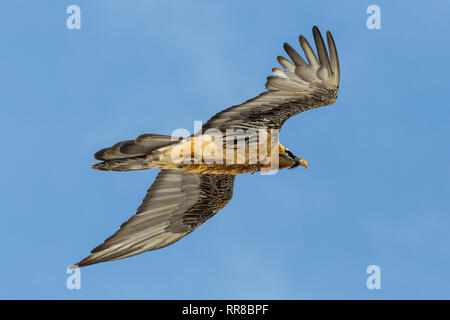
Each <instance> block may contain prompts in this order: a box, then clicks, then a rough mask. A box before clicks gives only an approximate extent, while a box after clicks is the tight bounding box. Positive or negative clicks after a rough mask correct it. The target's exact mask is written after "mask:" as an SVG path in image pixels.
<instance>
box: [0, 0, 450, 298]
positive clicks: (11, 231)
mask: <svg viewBox="0 0 450 320" xmlns="http://www.w3.org/2000/svg"><path fill="white" fill-rule="evenodd" d="M72 4H76V5H78V6H80V8H81V30H69V29H67V27H66V19H67V17H68V16H69V15H68V14H67V13H66V8H67V7H68V6H69V5H72ZM372 4H377V5H379V6H380V8H381V29H380V30H369V29H368V28H367V26H366V19H367V18H368V17H369V15H368V14H367V13H366V9H367V7H368V6H369V5H372ZM0 12H1V17H0V39H1V40H0V41H1V47H0V48H1V49H0V93H1V94H0V134H1V136H2V139H1V142H0V143H1V145H0V146H1V150H2V152H1V154H2V156H1V157H0V166H1V168H2V174H1V177H2V178H1V180H0V192H1V198H2V201H1V202H0V211H1V214H2V222H1V224H0V250H1V252H2V254H1V267H0V270H1V283H0V298H27V299H28V298H30V299H45V298H53V299H112V298H118V299H172V298H176V299H203V298H204V299H208V298H211V299H213V298H214V299H227V298H230V299H233V298H243V299H250V298H261V299H346V298H356V299H362V298H368V299H391V298H450V289H449V287H450V276H449V270H450V235H449V230H450V200H449V194H450V166H449V163H450V148H449V136H450V92H449V77H448V72H449V59H448V54H449V52H450V41H449V31H450V20H449V19H448V17H449V16H450V8H449V2H448V1H429V2H427V3H425V2H423V1H408V3H407V4H406V2H400V1H395V2H394V1H345V2H343V1H313V2H311V1H308V2H307V1H297V0H296V1H276V2H275V1H226V3H225V2H224V1H206V0H205V1H195V3H194V2H187V1H170V2H169V1H111V0H108V1H106V0H103V1H99V0H97V1H86V0H85V1H81V0H73V1H56V0H53V1H16V0H14V1H13V0H6V1H5V0H4V1H1V3H0ZM313 25H317V26H318V27H319V28H320V29H321V30H322V32H324V31H325V30H327V29H329V30H331V31H332V32H333V35H334V38H335V41H336V44H337V47H338V51H339V57H340V62H341V85H340V93H339V97H338V100H337V102H336V103H335V104H334V105H332V106H330V107H326V108H321V109H316V110H313V111H309V112H305V113H302V114H301V115H299V116H297V117H295V118H293V119H291V120H289V121H288V122H287V123H286V124H285V126H284V127H283V130H282V131H281V136H280V140H281V142H282V143H283V144H284V145H285V146H287V147H288V148H290V149H291V150H292V151H293V152H294V153H295V154H296V155H299V156H302V157H304V158H306V159H308V161H309V167H308V169H304V168H299V169H296V170H286V171H283V172H280V173H278V174H277V175H273V176H262V175H259V174H255V175H249V174H247V175H241V176H239V177H237V179H236V184H235V193H234V198H233V199H232V200H231V202H230V203H229V204H228V206H227V207H225V208H224V209H223V210H222V211H221V212H219V213H218V214H217V215H216V216H214V217H213V218H212V219H210V220H208V221H207V222H206V223H205V224H204V225H202V226H200V227H199V228H198V229H197V230H196V231H195V232H193V233H191V234H190V235H188V236H187V237H186V238H184V239H182V240H181V241H179V242H177V243H175V244H174V245H172V246H169V247H167V248H164V249H161V250H157V251H153V252H147V253H144V254H142V255H139V256H136V257H132V258H129V259H125V260H120V261H115V262H108V263H102V264H98V265H94V266H90V267H87V268H85V269H82V271H81V290H69V289H67V288H66V279H67V277H68V276H69V275H68V274H67V273H66V268H67V266H69V265H71V264H72V263H75V262H76V261H78V260H80V259H81V258H83V257H85V256H86V255H87V254H88V253H89V251H90V250H91V249H92V248H94V247H95V246H97V245H98V244H100V243H101V242H103V240H104V239H105V238H107V237H108V236H110V235H111V234H112V233H113V232H114V231H116V230H117V228H118V227H119V225H120V224H121V223H122V222H124V221H125V220H127V219H128V218H129V217H130V216H131V215H132V214H134V213H135V210H136V208H137V207H138V206H139V204H140V202H141V200H142V198H143V197H144V195H145V193H146V190H147V188H148V187H149V186H150V185H151V183H152V182H153V179H154V178H155V175H156V173H157V172H156V171H152V170H149V171H138V172H126V173H123V172H100V171H95V170H93V169H91V168H90V165H91V164H92V163H94V158H93V154H94V152H96V151H97V150H98V149H101V148H103V147H106V146H110V145H112V144H113V143H115V142H117V141H119V140H124V139H132V138H134V137H136V136H137V135H139V134H142V133H161V134H171V133H172V131H173V130H174V129H177V128H186V129H188V130H190V131H192V130H193V121H194V120H201V121H206V120H208V119H209V117H211V116H212V115H214V114H215V113H216V112H218V111H220V110H221V109H223V108H225V107H228V106H231V105H234V104H239V103H241V102H243V101H245V100H247V99H249V98H251V97H253V96H255V95H257V94H259V93H260V92H262V91H263V90H264V83H265V80H266V77H267V76H268V75H270V71H271V68H272V67H278V63H277V61H276V56H278V55H280V54H284V52H283V49H282V44H283V42H289V43H291V45H293V46H294V47H295V48H297V49H298V48H299V44H298V42H297V39H298V38H297V37H298V35H299V34H303V35H305V36H306V37H307V38H308V39H310V40H311V39H312V34H311V27H312V26H313ZM369 265H378V266H379V267H380V269H381V289H380V290H376V289H374V290H369V289H368V288H367V287H366V279H367V277H368V276H369V275H368V274H367V273H366V268H367V267H368V266H369Z"/></svg>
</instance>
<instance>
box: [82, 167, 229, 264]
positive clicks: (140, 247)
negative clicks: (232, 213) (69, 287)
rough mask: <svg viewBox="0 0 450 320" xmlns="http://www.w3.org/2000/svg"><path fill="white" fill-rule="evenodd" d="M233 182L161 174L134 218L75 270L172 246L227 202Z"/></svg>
mask: <svg viewBox="0 0 450 320" xmlns="http://www.w3.org/2000/svg"><path fill="white" fill-rule="evenodd" d="M234 178H235V176H234V175H215V174H205V175H200V174H197V173H188V172H184V171H182V170H162V171H161V172H160V173H159V174H158V176H157V177H156V179H155V182H154V183H153V185H152V186H151V187H150V189H149V190H148V191H147V195H146V196H145V198H144V201H143V203H142V204H141V206H140V207H139V208H138V210H137V212H136V214H135V215H134V216H132V217H131V218H130V219H129V220H128V221H127V222H125V223H124V224H122V225H121V226H120V229H119V230H118V231H117V232H116V233H115V234H114V235H112V236H111V237H109V238H108V239H106V240H105V242H104V243H103V244H101V245H100V246H98V247H96V248H95V249H94V250H92V251H91V255H89V256H88V257H87V258H85V259H83V260H81V261H80V262H78V263H77V264H76V265H75V266H78V267H82V266H87V265H90V264H94V263H98V262H104V261H110V260H117V259H122V258H126V257H130V256H134V255H136V254H140V253H143V252H145V251H148V250H155V249H159V248H163V247H165V246H168V245H170V244H172V243H174V242H175V241H177V240H179V239H181V238H182V237H184V236H185V235H187V234H188V233H190V232H192V231H193V230H194V229H195V228H197V227H198V226H199V225H201V224H202V223H203V222H205V221H206V220H207V219H209V218H210V217H211V216H213V215H214V214H215V213H217V212H218V211H219V210H221V209H222V208H223V207H224V206H225V205H226V204H227V203H228V201H230V199H231V197H232V195H233V185H234Z"/></svg>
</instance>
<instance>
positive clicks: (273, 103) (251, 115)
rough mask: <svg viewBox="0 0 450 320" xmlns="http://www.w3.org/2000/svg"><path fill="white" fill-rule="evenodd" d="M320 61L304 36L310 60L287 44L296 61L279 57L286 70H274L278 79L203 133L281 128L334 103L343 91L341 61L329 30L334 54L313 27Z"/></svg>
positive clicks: (221, 115)
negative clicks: (305, 114)
mask: <svg viewBox="0 0 450 320" xmlns="http://www.w3.org/2000/svg"><path fill="white" fill-rule="evenodd" d="M313 35H314V41H315V43H316V48H317V53H318V58H317V57H316V55H315V54H314V51H313V49H312V48H311V46H310V45H309V43H308V41H307V40H306V39H305V38H304V37H303V36H300V37H299V40H300V45H301V47H302V49H303V51H304V53H305V56H306V58H307V60H308V63H306V62H305V61H304V60H303V58H302V57H301V56H300V55H299V54H298V53H297V52H296V51H295V50H294V49H293V48H292V47H291V46H290V45H288V44H287V43H285V44H284V49H285V50H286V52H287V54H288V55H289V56H290V57H291V59H292V62H291V61H289V60H287V59H286V58H284V57H278V62H279V63H280V64H281V65H282V66H283V67H284V68H285V69H286V70H281V69H278V68H274V69H272V72H273V73H274V74H275V76H270V77H268V78H267V82H266V89H268V91H265V92H263V93H262V94H260V95H259V96H257V97H255V98H253V99H250V100H248V101H246V102H244V103H242V104H240V105H237V106H233V107H230V108H228V109H225V110H223V111H222V112H219V113H218V114H216V115H215V116H214V117H212V118H211V119H210V120H209V121H208V122H206V123H205V125H204V126H203V128H202V129H203V131H205V130H207V129H210V128H215V129H219V130H221V131H225V130H226V129H244V130H245V129H249V128H269V129H280V128H281V126H282V125H283V123H284V122H285V121H286V120H287V119H289V118H290V117H292V116H294V115H296V114H298V113H300V112H303V111H306V110H309V109H313V108H317V107H320V106H325V105H329V104H332V103H334V101H335V100H336V98H337V94H338V88H339V60H338V54H337V51H336V45H335V43H334V40H333V37H332V35H331V33H330V32H329V31H327V42H328V48H329V51H330V57H328V53H327V49H326V48H325V44H324V42H323V39H322V36H321V34H320V31H319V29H318V28H317V27H316V26H314V27H313Z"/></svg>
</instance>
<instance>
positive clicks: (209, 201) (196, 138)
mask: <svg viewBox="0 0 450 320" xmlns="http://www.w3.org/2000/svg"><path fill="white" fill-rule="evenodd" d="M312 33H313V37H314V42H315V46H316V50H317V56H316V54H315V52H314V50H313V49H312V47H311V46H310V44H309V43H308V41H307V40H306V39H305V37H303V36H300V37H299V42H300V46H301V48H302V49H303V52H304V55H305V57H306V60H307V62H306V61H305V60H304V59H303V58H302V57H301V56H300V55H299V54H298V52H297V51H295V50H294V49H293V48H292V47H291V46H290V45H289V44H287V43H285V44H284V49H285V51H286V53H287V54H288V55H289V57H290V58H291V61H290V60H288V59H286V58H284V57H281V56H279V57H278V58H277V60H278V62H279V63H280V65H281V66H282V67H283V69H279V68H274V69H272V72H273V74H274V75H273V76H269V77H268V78H267V82H266V89H267V90H266V91H264V92H263V93H261V94H260V95H258V96H257V97H255V98H252V99H250V100H248V101H246V102H244V103H242V104H239V105H235V106H232V107H230V108H228V109H225V110H223V111H221V112H219V113H217V114H216V115H214V116H213V117H212V118H211V119H210V120H208V121H207V122H206V123H205V124H204V125H203V126H202V128H201V130H200V131H199V132H198V133H195V134H193V135H191V136H189V137H185V138H179V137H173V136H166V135H159V134H143V135H140V136H139V137H137V138H136V139H134V140H127V141H121V142H118V143H116V144H115V145H113V146H112V147H109V148H105V149H102V150H100V151H98V152H97V153H95V155H94V157H95V158H96V159H97V160H99V161H101V162H99V163H97V164H94V165H93V168H95V169H98V170H105V171H130V170H142V169H151V168H157V169H160V170H161V171H160V172H159V174H158V175H157V177H156V179H155V181H154V183H153V184H152V186H151V187H150V189H148V191H147V194H146V196H145V198H144V200H143V202H142V204H141V205H140V207H139V208H138V209H137V212H136V214H135V215H133V216H132V217H131V218H130V219H129V220H128V221H126V222H125V223H123V224H122V225H121V226H120V229H119V230H118V231H117V232H116V233H114V234H113V235H112V236H111V237H109V238H108V239H106V240H105V241H104V242H103V243H102V244H101V245H99V246H98V247H96V248H95V249H93V250H92V251H91V254H90V255H89V256H88V257H86V258H84V259H83V260H81V261H80V262H78V263H76V264H75V265H73V267H74V268H75V267H83V266H87V265H91V264H95V263H99V262H105V261H111V260H117V259H123V258H127V257H130V256H134V255H137V254H140V253H143V252H146V251H149V250H155V249H160V248H163V247H166V246H168V245H170V244H172V243H174V242H176V241H177V240H179V239H181V238H183V237H184V236H186V235H187V234H189V233H190V232H192V231H194V230H195V229H196V228H197V227H198V226H199V225H201V224H202V223H204V222H205V221H206V220H208V219H209V218H210V217H212V216H213V215H214V214H216V213H217V212H218V211H219V210H221V209H222V208H223V207H224V206H225V205H226V204H227V203H228V202H229V201H230V200H231V197H232V195H233V186H234V180H235V177H236V175H237V174H241V173H247V172H250V173H253V172H257V171H262V172H264V171H268V170H271V169H273V168H274V167H275V168H276V169H283V168H294V167H297V166H304V167H307V166H308V162H307V161H306V159H303V158H301V157H297V156H295V155H294V154H293V153H292V152H291V151H290V150H289V149H288V148H286V147H284V146H283V145H282V144H281V143H279V142H278V133H279V130H280V129H281V127H282V125H283V124H284V122H285V121H286V120H287V119H289V118H290V117H292V116H294V115H296V114H298V113H300V112H303V111H306V110H310V109H314V108H317V107H321V106H326V105H330V104H332V103H334V102H335V101H336V98H337V95H338V88H339V76H340V72H339V60H338V54H337V50H336V45H335V43H334V40H333V37H332V35H331V33H330V32H329V31H327V33H326V38H327V43H328V52H327V49H326V47H325V44H324V41H323V39H322V36H321V34H320V31H319V29H318V28H317V27H316V26H314V27H313V29H312ZM240 151H242V152H241V153H239V152H240Z"/></svg>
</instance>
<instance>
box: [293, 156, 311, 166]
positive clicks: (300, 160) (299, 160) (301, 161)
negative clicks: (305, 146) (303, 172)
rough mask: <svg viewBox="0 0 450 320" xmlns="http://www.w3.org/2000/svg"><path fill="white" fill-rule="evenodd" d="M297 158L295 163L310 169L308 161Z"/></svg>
mask: <svg viewBox="0 0 450 320" xmlns="http://www.w3.org/2000/svg"><path fill="white" fill-rule="evenodd" d="M295 158H296V159H295V161H296V162H297V163H298V165H300V166H302V167H305V168H308V161H306V159H302V158H298V157H295Z"/></svg>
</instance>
